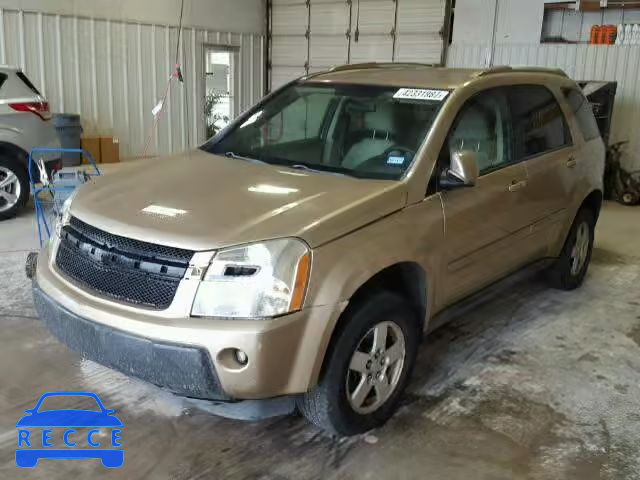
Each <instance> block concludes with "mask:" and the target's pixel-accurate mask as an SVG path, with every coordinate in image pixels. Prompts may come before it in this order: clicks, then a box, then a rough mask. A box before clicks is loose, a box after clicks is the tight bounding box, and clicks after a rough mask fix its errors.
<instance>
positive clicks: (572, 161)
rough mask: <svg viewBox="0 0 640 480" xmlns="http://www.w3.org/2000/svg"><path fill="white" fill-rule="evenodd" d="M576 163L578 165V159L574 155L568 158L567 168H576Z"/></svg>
mask: <svg viewBox="0 0 640 480" xmlns="http://www.w3.org/2000/svg"><path fill="white" fill-rule="evenodd" d="M576 165H578V161H577V160H576V159H575V158H574V157H570V158H569V160H567V168H576Z"/></svg>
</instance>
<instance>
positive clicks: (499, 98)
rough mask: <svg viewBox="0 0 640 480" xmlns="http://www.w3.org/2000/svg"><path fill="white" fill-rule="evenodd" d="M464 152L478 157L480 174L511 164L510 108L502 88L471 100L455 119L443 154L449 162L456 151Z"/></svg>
mask: <svg viewBox="0 0 640 480" xmlns="http://www.w3.org/2000/svg"><path fill="white" fill-rule="evenodd" d="M465 150H466V151H471V152H473V153H474V154H475V156H476V159H477V161H478V169H479V170H480V175H484V174H487V173H490V172H492V171H494V170H498V169H500V168H502V167H504V166H506V165H509V164H510V163H511V162H512V155H511V151H510V144H509V109H508V105H507V97H506V95H505V93H504V91H503V90H502V89H495V90H489V91H486V92H482V93H480V94H478V95H476V96H474V97H472V98H471V99H470V100H468V101H467V103H466V104H465V105H464V107H463V108H462V110H461V111H460V113H459V114H458V116H457V117H456V120H455V123H454V125H453V127H452V129H451V131H450V133H449V137H448V141H447V144H446V145H445V149H444V151H443V153H442V155H443V156H444V157H446V158H447V159H448V158H449V157H450V155H451V154H452V153H453V152H456V151H465Z"/></svg>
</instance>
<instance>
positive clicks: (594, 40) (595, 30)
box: [589, 25, 602, 45]
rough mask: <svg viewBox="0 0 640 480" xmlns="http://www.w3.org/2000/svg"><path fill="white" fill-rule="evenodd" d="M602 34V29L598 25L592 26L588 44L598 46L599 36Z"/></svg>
mask: <svg viewBox="0 0 640 480" xmlns="http://www.w3.org/2000/svg"><path fill="white" fill-rule="evenodd" d="M601 33H602V27H601V26H600V25H594V26H593V27H591V38H590V39H589V43H591V44H592V45H598V44H599V43H600V36H601Z"/></svg>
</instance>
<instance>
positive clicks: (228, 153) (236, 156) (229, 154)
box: [224, 152, 267, 163]
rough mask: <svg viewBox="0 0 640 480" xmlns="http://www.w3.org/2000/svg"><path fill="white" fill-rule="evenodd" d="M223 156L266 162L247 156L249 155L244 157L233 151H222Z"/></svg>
mask: <svg viewBox="0 0 640 480" xmlns="http://www.w3.org/2000/svg"><path fill="white" fill-rule="evenodd" d="M224 156H225V157H229V158H236V159H238V160H246V161H247V162H253V163H267V162H265V161H263V160H260V159H258V158H249V157H244V156H242V155H238V154H237V153H235V152H225V153H224Z"/></svg>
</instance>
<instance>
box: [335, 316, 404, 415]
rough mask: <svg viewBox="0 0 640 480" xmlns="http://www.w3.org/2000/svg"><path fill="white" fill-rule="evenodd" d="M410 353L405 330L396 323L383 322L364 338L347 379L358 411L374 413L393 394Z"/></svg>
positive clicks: (347, 388) (350, 393)
mask: <svg viewBox="0 0 640 480" xmlns="http://www.w3.org/2000/svg"><path fill="white" fill-rule="evenodd" d="M406 355H407V352H406V345H405V338H404V333H403V332H402V329H401V328H400V326H399V325H398V324H396V323H395V322H390V321H387V322H380V323H378V324H377V325H375V326H374V327H373V328H371V329H370V330H369V331H368V332H367V333H366V334H365V335H364V336H363V337H362V338H361V339H360V342H359V343H358V346H357V347H356V350H355V351H354V352H353V355H352V356H351V361H350V363H349V369H348V371H347V379H346V394H347V400H348V401H349V405H350V406H351V408H352V409H353V410H354V411H355V412H356V413H359V414H361V415H366V414H369V413H372V412H374V411H376V410H378V409H379V408H380V407H381V406H382V405H384V403H385V402H386V401H387V400H388V399H389V398H390V397H391V395H392V394H393V392H395V391H396V389H397V387H398V384H399V382H400V377H401V376H402V368H403V366H404V362H405V358H406Z"/></svg>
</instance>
